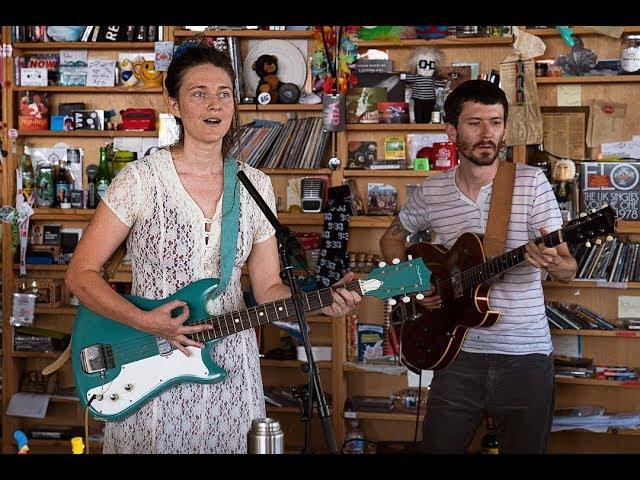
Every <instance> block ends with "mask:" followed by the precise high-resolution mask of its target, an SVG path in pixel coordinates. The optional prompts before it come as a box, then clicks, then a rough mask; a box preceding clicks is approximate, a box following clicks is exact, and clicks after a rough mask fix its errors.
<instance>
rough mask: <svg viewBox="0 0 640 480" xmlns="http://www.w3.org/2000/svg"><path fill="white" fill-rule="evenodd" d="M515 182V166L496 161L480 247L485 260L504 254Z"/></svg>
mask: <svg viewBox="0 0 640 480" xmlns="http://www.w3.org/2000/svg"><path fill="white" fill-rule="evenodd" d="M515 180H516V165H515V164H514V163H511V162H505V161H501V160H498V171H497V173H496V176H495V177H494V179H493V188H492V190H491V205H490V206H489V216H488V218H487V229H486V231H485V233H484V238H483V240H482V247H483V250H484V254H485V255H486V257H487V258H493V257H496V256H498V255H502V254H503V253H504V245H505V243H506V241H507V230H508V227H509V217H510V216H511V202H512V199H513V185H514V183H515Z"/></svg>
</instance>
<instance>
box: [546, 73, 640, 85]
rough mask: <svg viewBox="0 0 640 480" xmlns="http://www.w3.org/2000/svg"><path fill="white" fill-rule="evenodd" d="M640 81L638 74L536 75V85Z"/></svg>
mask: <svg viewBox="0 0 640 480" xmlns="http://www.w3.org/2000/svg"><path fill="white" fill-rule="evenodd" d="M635 82H640V75H610V76H605V75H591V76H582V77H579V76H575V77H536V83H537V84H538V85H545V84H556V83H635Z"/></svg>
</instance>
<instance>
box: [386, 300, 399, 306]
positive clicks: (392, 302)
mask: <svg viewBox="0 0 640 480" xmlns="http://www.w3.org/2000/svg"><path fill="white" fill-rule="evenodd" d="M387 303H388V304H389V305H391V306H392V307H393V306H394V305H395V304H396V303H398V301H397V300H396V299H395V298H390V299H389V301H388V302H387Z"/></svg>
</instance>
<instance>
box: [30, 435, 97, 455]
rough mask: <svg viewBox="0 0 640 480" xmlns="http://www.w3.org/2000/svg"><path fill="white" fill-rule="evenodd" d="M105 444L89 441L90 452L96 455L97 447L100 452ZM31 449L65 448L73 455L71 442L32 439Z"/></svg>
mask: <svg viewBox="0 0 640 480" xmlns="http://www.w3.org/2000/svg"><path fill="white" fill-rule="evenodd" d="M82 440H83V441H84V435H83V436H82ZM102 443H103V442H96V441H95V440H91V439H90V440H89V452H90V453H96V451H95V448H96V447H97V448H98V449H99V451H101V450H102ZM27 444H28V445H29V448H32V447H36V448H37V447H60V448H62V447H64V448H68V449H69V453H71V440H49V439H40V438H38V439H35V438H30V439H29V440H28V443H27Z"/></svg>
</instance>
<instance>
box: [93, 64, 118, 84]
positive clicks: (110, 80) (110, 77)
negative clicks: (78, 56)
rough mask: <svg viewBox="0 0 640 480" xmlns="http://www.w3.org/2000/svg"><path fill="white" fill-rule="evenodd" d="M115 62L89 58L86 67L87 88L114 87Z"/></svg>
mask: <svg viewBox="0 0 640 480" xmlns="http://www.w3.org/2000/svg"><path fill="white" fill-rule="evenodd" d="M115 72H116V61H115V60H108V59H104V58H90V59H89V66H88V67H87V86H88V87H113V86H114V85H115Z"/></svg>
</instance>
